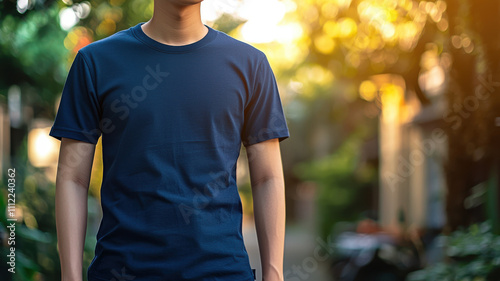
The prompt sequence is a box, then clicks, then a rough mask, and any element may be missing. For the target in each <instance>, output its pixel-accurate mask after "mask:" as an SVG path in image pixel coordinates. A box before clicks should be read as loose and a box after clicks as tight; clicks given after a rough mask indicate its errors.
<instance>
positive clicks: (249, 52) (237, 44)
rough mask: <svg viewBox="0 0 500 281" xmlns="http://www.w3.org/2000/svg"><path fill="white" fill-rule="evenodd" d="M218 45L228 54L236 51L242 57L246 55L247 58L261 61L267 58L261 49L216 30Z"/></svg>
mask: <svg viewBox="0 0 500 281" xmlns="http://www.w3.org/2000/svg"><path fill="white" fill-rule="evenodd" d="M216 32H217V33H218V35H217V39H218V40H217V42H218V44H219V45H218V46H217V47H219V48H221V49H224V51H225V52H226V53H228V54H232V53H236V54H237V55H238V56H240V57H245V58H247V59H252V60H255V61H261V60H263V59H266V55H265V54H264V52H262V51H261V50H259V49H257V48H256V47H254V46H252V45H250V44H248V43H246V42H243V41H241V40H238V39H236V38H234V37H232V36H230V35H228V34H226V33H224V32H222V31H219V30H216Z"/></svg>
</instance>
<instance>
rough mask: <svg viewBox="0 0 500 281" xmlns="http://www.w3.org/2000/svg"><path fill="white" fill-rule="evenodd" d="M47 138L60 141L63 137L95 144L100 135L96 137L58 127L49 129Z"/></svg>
mask: <svg viewBox="0 0 500 281" xmlns="http://www.w3.org/2000/svg"><path fill="white" fill-rule="evenodd" d="M49 136H51V137H54V138H56V139H58V140H61V138H63V137H64V138H70V139H74V140H79V141H83V142H88V143H92V144H97V141H98V140H99V137H100V135H99V136H96V135H95V134H91V133H85V132H82V131H77V130H74V129H67V128H60V127H52V129H50V132H49Z"/></svg>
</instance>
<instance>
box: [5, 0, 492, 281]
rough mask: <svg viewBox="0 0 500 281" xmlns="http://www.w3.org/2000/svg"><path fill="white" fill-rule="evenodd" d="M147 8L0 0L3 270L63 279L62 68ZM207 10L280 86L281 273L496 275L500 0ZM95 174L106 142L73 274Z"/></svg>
mask: <svg viewBox="0 0 500 281" xmlns="http://www.w3.org/2000/svg"><path fill="white" fill-rule="evenodd" d="M152 11H153V1H152V0H128V1H125V0H90V1H77V2H73V0H62V1H53V0H17V1H16V0H0V74H1V75H0V155H1V161H0V177H1V183H2V189H1V196H0V210H1V212H0V233H1V237H2V239H1V245H2V247H0V249H1V258H0V260H1V261H2V262H1V263H0V268H1V271H0V280H6V281H7V280H59V279H60V265H59V259H58V252H57V244H56V243H57V241H56V227H55V213H54V196H55V176H56V165H57V159H58V152H59V142H58V141H57V140H55V139H53V138H52V137H50V136H49V135H48V132H49V130H50V127H51V125H52V122H53V120H54V117H55V114H56V110H57V107H58V99H59V98H60V95H61V90H62V87H63V85H64V82H65V78H66V75H67V73H68V70H69V66H70V65H71V62H72V61H73V59H74V56H75V54H76V53H77V51H78V50H79V49H80V48H82V47H83V46H85V45H87V44H89V43H91V42H93V41H96V40H99V39H102V38H104V37H107V36H109V35H111V34H113V33H115V32H117V31H120V30H123V29H127V28H129V27H131V26H133V25H135V24H137V23H138V22H145V21H147V20H148V19H149V18H150V17H151V15H152ZM202 17H203V20H204V22H205V23H206V24H207V25H209V26H211V27H213V28H216V29H218V30H220V31H223V32H225V33H228V34H229V35H231V36H233V37H235V38H237V39H239V40H242V41H244V42H247V43H249V44H252V45H253V46H255V47H257V48H259V49H261V50H262V51H264V52H265V53H266V55H267V57H268V59H269V61H270V63H271V66H272V68H273V70H274V73H275V76H276V78H277V81H278V84H279V88H280V94H281V98H282V101H283V106H284V109H285V114H286V117H287V121H288V125H289V129H290V134H291V137H290V138H289V139H287V140H286V141H283V142H282V143H281V151H282V158H283V165H284V172H285V179H286V199H287V237H286V245H285V248H286V252H285V267H284V272H285V280H288V281H298V280H315V281H325V280H339V281H343V280H383V281H392V280H474V281H479V280H496V281H498V280H500V238H499V237H500V236H499V234H500V220H499V217H500V209H499V202H500V191H499V187H500V179H499V176H500V33H499V32H498V27H499V26H500V25H499V24H500V22H499V19H500V1H486V0H475V1H473V0H447V1H443V0H437V1H434V0H432V1H417V0H352V1H351V0H241V1H237V0H233V1H231V0H205V1H204V2H203V4H202ZM242 152H243V151H242ZM244 156H245V154H244V153H242V154H241V159H240V160H239V162H238V186H239V189H240V195H241V200H242V202H243V206H244V212H245V215H244V236H245V243H246V247H247V250H248V253H249V255H250V258H251V263H252V266H253V267H254V268H257V269H258V270H257V275H258V276H259V277H260V269H259V268H260V265H259V253H258V247H257V238H256V236H255V228H254V223H253V213H252V196H251V188H250V183H249V175H248V168H247V165H246V159H244ZM9 169H15V171H14V170H9ZM101 178H102V158H101V144H100V143H99V144H98V145H97V149H96V156H95V162H94V165H93V172H92V180H91V186H90V192H89V194H90V196H89V215H88V231H87V238H86V243H85V254H84V270H83V274H84V275H85V274H86V268H87V267H88V265H89V263H90V261H91V260H92V258H93V251H94V245H95V242H96V241H95V235H96V233H97V228H98V226H99V223H100V216H101V209H100V205H99V204H100V203H99V202H100V198H99V188H100V184H101ZM9 193H11V194H12V193H15V199H16V204H15V206H9V202H8V199H9V198H12V195H10V197H9V195H8V194H9ZM13 218H15V219H17V221H16V222H15V225H16V229H15V241H16V244H15V246H16V251H15V258H16V273H15V274H12V273H10V272H8V270H7V269H8V268H9V267H10V266H9V264H8V261H9V260H10V259H11V258H10V257H9V256H8V255H9V254H10V250H9V248H10V246H11V245H10V244H9V241H11V240H12V239H11V240H9V237H12V235H13V234H12V233H13V231H12V230H11V228H7V226H8V225H9V224H10V223H12V221H9V219H13ZM84 280H86V279H84ZM258 280H260V279H258Z"/></svg>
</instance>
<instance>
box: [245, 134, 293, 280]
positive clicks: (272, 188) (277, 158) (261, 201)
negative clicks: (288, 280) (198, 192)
mask: <svg viewBox="0 0 500 281" xmlns="http://www.w3.org/2000/svg"><path fill="white" fill-rule="evenodd" d="M246 150H247V155H248V165H249V169H250V179H251V183H252V194H253V205H254V214H255V228H256V230H257V238H258V242H259V249H260V257H261V263H262V278H263V281H282V280H284V278H283V255H284V243H285V184H284V179H283V167H282V163H281V154H280V146H279V142H278V139H271V140H268V141H264V142H260V143H257V144H254V145H250V146H248V147H247V148H246Z"/></svg>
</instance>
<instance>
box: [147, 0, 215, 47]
mask: <svg viewBox="0 0 500 281" xmlns="http://www.w3.org/2000/svg"><path fill="white" fill-rule="evenodd" d="M200 5H201V3H198V4H194V5H185V6H181V5H175V4H172V3H170V2H169V1H162V0H156V1H154V12H153V17H152V18H151V19H150V20H149V21H148V22H146V23H144V24H143V25H142V30H143V31H144V33H145V34H146V35H148V36H149V37H151V38H152V39H154V40H156V41H158V42H160V43H163V44H167V45H172V46H182V45H188V44H191V43H194V42H196V41H199V40H201V39H202V38H203V37H204V36H205V35H206V34H207V32H208V28H207V27H206V26H205V25H203V23H202V21H201V15H200Z"/></svg>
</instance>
